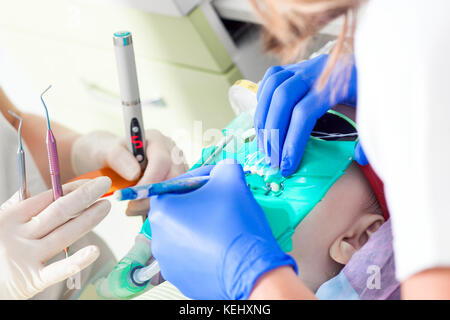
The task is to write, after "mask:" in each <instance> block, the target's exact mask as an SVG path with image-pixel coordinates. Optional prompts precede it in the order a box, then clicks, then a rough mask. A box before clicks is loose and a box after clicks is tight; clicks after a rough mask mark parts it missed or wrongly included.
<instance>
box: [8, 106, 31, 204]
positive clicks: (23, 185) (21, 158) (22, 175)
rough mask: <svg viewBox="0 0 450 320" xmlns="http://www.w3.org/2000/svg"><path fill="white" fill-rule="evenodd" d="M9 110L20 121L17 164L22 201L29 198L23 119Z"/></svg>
mask: <svg viewBox="0 0 450 320" xmlns="http://www.w3.org/2000/svg"><path fill="white" fill-rule="evenodd" d="M8 112H9V113H10V114H11V115H12V116H14V117H15V118H17V119H18V120H19V121H20V122H19V129H18V143H17V146H18V147H17V166H18V169H19V170H18V171H19V199H20V201H22V200H25V199H26V198H27V173H26V171H25V151H23V146H22V123H23V119H22V118H21V117H19V116H18V115H17V114H16V113H15V112H13V111H11V110H8Z"/></svg>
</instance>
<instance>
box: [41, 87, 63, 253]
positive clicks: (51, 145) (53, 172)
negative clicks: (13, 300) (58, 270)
mask: <svg viewBox="0 0 450 320" xmlns="http://www.w3.org/2000/svg"><path fill="white" fill-rule="evenodd" d="M51 87H52V86H51V85H50V86H49V87H48V88H47V89H45V90H44V92H42V93H41V101H42V104H43V105H44V108H45V113H46V115H47V137H46V139H45V142H46V144H47V155H48V166H49V169H50V177H51V180H52V190H53V200H56V199H58V198H60V197H62V195H63V191H62V187H61V178H60V175H59V160H58V150H57V148H56V140H55V137H54V136H53V132H52V129H51V127H50V118H49V116H48V109H47V106H46V105H45V102H44V99H43V98H42V97H43V95H44V94H45V93H46V92H47V91H48V90H49V89H50V88H51ZM68 251H69V248H64V253H65V254H66V258H67V257H68V256H69V252H68Z"/></svg>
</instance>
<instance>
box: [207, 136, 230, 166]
mask: <svg viewBox="0 0 450 320" xmlns="http://www.w3.org/2000/svg"><path fill="white" fill-rule="evenodd" d="M233 137H234V136H233V135H231V134H230V135H227V136H225V137H223V138H222V140H220V142H219V143H218V144H217V148H216V150H214V152H213V153H212V154H211V155H210V156H209V157H208V159H206V161H205V162H203V164H202V165H201V166H200V167H203V166H206V165H208V164H210V163H211V161H212V160H214V158H215V157H216V156H217V154H218V153H219V152H222V150H223V149H225V147H226V146H227V145H228V144H229V143H230V142H231V140H233Z"/></svg>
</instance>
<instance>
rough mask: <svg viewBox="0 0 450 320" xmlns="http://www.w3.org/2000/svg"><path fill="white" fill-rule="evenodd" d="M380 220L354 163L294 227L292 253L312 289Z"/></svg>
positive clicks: (343, 261) (347, 257)
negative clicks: (295, 227)
mask: <svg viewBox="0 0 450 320" xmlns="http://www.w3.org/2000/svg"><path fill="white" fill-rule="evenodd" d="M383 222H384V219H383V216H382V215H381V211H380V208H379V205H378V202H377V200H376V198H375V197H374V194H373V192H372V190H371V187H370V185H369V183H368V182H367V180H366V178H365V176H364V174H363V173H362V171H361V170H360V169H359V167H358V166H357V164H356V163H353V164H351V165H350V166H349V168H348V169H347V171H346V173H345V174H344V175H343V176H342V177H341V178H340V179H339V180H338V181H336V183H335V184H334V185H333V186H332V187H331V188H330V190H328V192H327V194H326V195H325V197H324V198H323V199H322V201H320V202H319V203H318V204H317V205H316V206H315V207H314V209H313V210H312V211H311V212H310V213H309V214H308V215H307V216H306V217H305V219H303V221H302V222H301V223H300V224H299V225H298V227H297V229H296V230H295V233H294V236H293V237H292V239H293V247H294V248H293V251H292V252H291V254H292V256H293V257H294V258H295V259H296V261H297V264H298V268H299V277H300V278H301V279H302V281H303V282H304V283H305V284H306V285H307V286H308V287H309V288H310V289H311V290H313V291H316V290H317V289H318V287H319V286H320V285H321V284H322V283H324V282H325V281H327V280H329V279H331V278H332V277H334V276H335V275H336V274H337V273H339V271H340V270H341V269H342V267H343V266H344V265H345V264H346V263H347V262H348V261H349V260H350V258H351V256H352V255H353V253H355V252H356V251H357V250H358V249H359V248H361V247H362V246H363V245H364V244H365V243H366V242H367V240H368V238H369V237H370V235H371V234H372V233H374V232H375V231H376V230H377V229H378V228H379V227H380V226H381V224H382V223H383Z"/></svg>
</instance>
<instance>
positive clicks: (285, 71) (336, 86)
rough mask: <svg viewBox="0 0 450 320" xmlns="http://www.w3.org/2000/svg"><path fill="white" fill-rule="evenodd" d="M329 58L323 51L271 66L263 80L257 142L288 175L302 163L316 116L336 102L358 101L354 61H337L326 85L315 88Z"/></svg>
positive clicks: (257, 122) (260, 87)
mask: <svg viewBox="0 0 450 320" xmlns="http://www.w3.org/2000/svg"><path fill="white" fill-rule="evenodd" d="M327 59H328V55H320V56H318V57H316V58H313V59H311V60H307V61H304V62H300V63H298V64H292V65H287V66H276V67H271V68H270V69H269V70H267V72H266V74H265V76H264V78H263V80H262V82H261V84H260V86H259V90H258V95H257V98H258V106H257V109H256V113H255V129H256V130H257V133H258V148H259V150H260V151H264V152H265V154H266V161H267V162H268V163H270V164H271V165H272V166H275V167H278V166H279V167H280V169H281V173H282V174H283V175H284V176H289V175H291V174H293V173H294V172H295V171H296V170H297V169H298V167H299V165H300V162H301V159H302V157H303V151H304V149H305V146H306V142H307V141H308V139H309V136H310V134H311V131H312V129H313V128H314V125H315V123H316V121H317V119H318V118H320V117H321V116H322V115H323V114H325V112H327V111H328V110H329V109H331V108H332V107H333V106H334V105H336V104H338V103H342V104H347V105H351V106H356V93H357V90H356V84H357V83H356V80H357V79H356V77H357V74H356V67H355V65H354V63H353V61H352V62H351V66H350V67H349V68H342V67H341V65H338V66H336V67H335V71H333V72H332V74H331V76H330V77H329V80H328V81H327V83H326V85H325V87H324V88H323V89H322V90H320V91H318V90H317V89H316V82H317V80H318V78H319V77H320V75H321V73H322V71H323V69H324V67H325V65H326V63H327ZM339 73H345V75H341V74H339ZM345 80H346V81H345ZM262 129H265V130H262ZM271 130H278V131H271ZM264 131H265V132H266V139H265V138H264Z"/></svg>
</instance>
